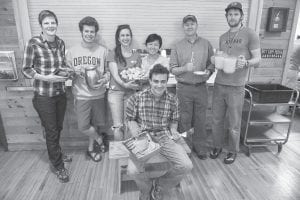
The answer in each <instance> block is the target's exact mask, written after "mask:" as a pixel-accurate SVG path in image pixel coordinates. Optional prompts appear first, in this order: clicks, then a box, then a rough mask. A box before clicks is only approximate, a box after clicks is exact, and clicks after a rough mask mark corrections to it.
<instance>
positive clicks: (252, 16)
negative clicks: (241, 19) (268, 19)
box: [248, 0, 264, 33]
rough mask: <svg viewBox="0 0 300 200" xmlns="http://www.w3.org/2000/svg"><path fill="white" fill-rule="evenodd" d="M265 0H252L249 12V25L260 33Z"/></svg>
mask: <svg viewBox="0 0 300 200" xmlns="http://www.w3.org/2000/svg"><path fill="white" fill-rule="evenodd" d="M263 5H264V0H261V1H260V0H251V3H250V5H249V14H248V27H249V28H252V29H253V30H255V32H256V33H259V30H260V23H261V16H262V12H263Z"/></svg>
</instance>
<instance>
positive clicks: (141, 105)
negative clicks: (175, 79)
mask: <svg viewBox="0 0 300 200" xmlns="http://www.w3.org/2000/svg"><path fill="white" fill-rule="evenodd" d="M126 119H127V120H129V121H136V122H137V123H138V124H139V125H140V128H141V130H142V131H150V132H151V131H154V132H156V131H157V132H159V135H165V134H166V135H168V136H170V129H169V127H170V124H171V123H174V122H177V121H178V120H179V113H178V99H177V97H176V96H175V95H173V94H171V93H168V92H167V91H166V92H165V93H164V95H163V96H161V97H160V98H159V100H156V99H155V97H154V95H153V93H152V92H151V89H150V88H149V89H146V90H144V91H141V92H138V93H136V94H134V95H133V96H131V97H130V98H129V100H128V103H127V108H126Z"/></svg>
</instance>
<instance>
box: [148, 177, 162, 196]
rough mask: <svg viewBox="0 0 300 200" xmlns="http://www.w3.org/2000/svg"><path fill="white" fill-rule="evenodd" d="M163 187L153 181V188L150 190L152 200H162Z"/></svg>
mask: <svg viewBox="0 0 300 200" xmlns="http://www.w3.org/2000/svg"><path fill="white" fill-rule="evenodd" d="M162 192H163V191H162V187H160V186H159V185H158V184H157V181H156V180H155V179H153V181H152V187H151V190H150V200H162V199H163V194H162Z"/></svg>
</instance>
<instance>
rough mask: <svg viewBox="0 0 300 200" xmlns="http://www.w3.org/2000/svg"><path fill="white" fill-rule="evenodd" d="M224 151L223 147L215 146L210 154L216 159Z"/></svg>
mask: <svg viewBox="0 0 300 200" xmlns="http://www.w3.org/2000/svg"><path fill="white" fill-rule="evenodd" d="M221 152H222V148H214V149H213V150H212V151H211V152H210V155H209V157H210V158H211V159H216V158H217V157H218V156H219V155H220V153H221Z"/></svg>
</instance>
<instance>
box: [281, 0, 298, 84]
mask: <svg viewBox="0 0 300 200" xmlns="http://www.w3.org/2000/svg"><path fill="white" fill-rule="evenodd" d="M299 13H300V1H296V8H295V12H294V16H293V25H292V31H291V35H290V40H289V46H288V50H287V56H286V59H285V62H284V63H285V64H284V70H283V74H282V81H281V84H283V85H284V83H285V82H286V80H287V78H288V77H287V75H288V71H289V68H290V58H291V56H292V54H293V52H294V43H295V35H296V30H297V24H298V20H299V19H298V17H299Z"/></svg>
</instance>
